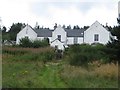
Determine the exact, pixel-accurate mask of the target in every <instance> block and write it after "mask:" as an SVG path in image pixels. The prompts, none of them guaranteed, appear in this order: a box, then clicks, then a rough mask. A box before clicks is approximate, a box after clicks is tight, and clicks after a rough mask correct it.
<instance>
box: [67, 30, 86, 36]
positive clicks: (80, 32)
mask: <svg viewBox="0 0 120 90" xmlns="http://www.w3.org/2000/svg"><path fill="white" fill-rule="evenodd" d="M65 31H66V32H67V36H68V37H83V33H84V29H65Z"/></svg>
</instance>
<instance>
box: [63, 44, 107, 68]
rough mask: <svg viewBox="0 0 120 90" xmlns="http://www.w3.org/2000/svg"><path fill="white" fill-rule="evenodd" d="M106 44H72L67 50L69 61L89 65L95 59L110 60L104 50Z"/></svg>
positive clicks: (74, 63)
mask: <svg viewBox="0 0 120 90" xmlns="http://www.w3.org/2000/svg"><path fill="white" fill-rule="evenodd" d="M105 49H106V46H104V45H101V44H97V45H94V46H93V45H88V44H81V45H71V46H70V48H69V49H67V50H66V51H65V54H66V55H67V56H68V61H69V63H70V64H71V65H77V66H78V65H80V66H83V65H87V64H88V63H89V62H92V61H95V60H101V61H102V62H104V63H105V62H109V57H108V55H107V54H106V52H105V51H104V50H105Z"/></svg>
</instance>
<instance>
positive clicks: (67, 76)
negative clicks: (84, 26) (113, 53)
mask: <svg viewBox="0 0 120 90" xmlns="http://www.w3.org/2000/svg"><path fill="white" fill-rule="evenodd" d="M87 47H88V46H87ZM80 50H81V49H80ZM87 50H89V49H87ZM75 51H76V50H75ZM88 52H89V51H88ZM88 52H87V53H88ZM70 53H71V48H70V49H68V50H66V52H65V53H64V57H63V58H62V59H61V60H56V53H55V52H54V49H53V48H49V47H45V48H37V49H35V48H20V47H19V48H18V47H17V48H15V47H3V56H2V58H3V60H2V64H3V73H2V74H3V75H2V77H3V80H2V84H3V88H21V87H22V88H117V87H118V64H114V63H112V62H110V63H108V62H107V63H101V60H99V59H100V58H95V57H94V58H95V59H98V60H93V61H91V62H88V63H87V66H83V65H82V62H81V63H80V62H79V61H78V60H81V57H79V58H78V57H77V58H76V59H75V58H74V59H75V60H76V62H79V64H77V65H76V63H75V64H71V63H72V62H73V59H70V58H69V54H70ZM81 53H82V52H81ZM90 53H92V52H90ZM72 54H73V53H71V55H72ZM102 54H103V55H104V53H102ZM85 55H88V54H85ZM91 55H92V54H91ZM100 55H101V54H100ZM98 56H99V55H98ZM71 57H75V56H74V55H73V56H71ZM87 57H88V56H87ZM92 59H93V58H92ZM87 60H91V59H89V58H88V59H87ZM102 60H103V61H104V60H106V57H105V58H103V59H102ZM83 64H84V63H83ZM85 65H86V63H85Z"/></svg>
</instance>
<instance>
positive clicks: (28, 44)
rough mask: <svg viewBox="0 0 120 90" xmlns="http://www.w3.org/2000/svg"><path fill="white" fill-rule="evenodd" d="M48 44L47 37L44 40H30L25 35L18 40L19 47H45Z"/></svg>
mask: <svg viewBox="0 0 120 90" xmlns="http://www.w3.org/2000/svg"><path fill="white" fill-rule="evenodd" d="M48 45H49V42H48V39H44V40H34V41H31V40H29V38H27V37H25V38H22V39H21V40H20V45H19V46H21V47H29V48H30V47H33V48H39V47H46V46H48Z"/></svg>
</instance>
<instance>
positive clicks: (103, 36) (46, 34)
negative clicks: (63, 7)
mask: <svg viewBox="0 0 120 90" xmlns="http://www.w3.org/2000/svg"><path fill="white" fill-rule="evenodd" d="M110 36H111V34H110V32H109V31H108V30H107V29H106V28H104V27H103V26H102V25H101V24H100V23H99V22H98V21H96V22H94V23H93V24H92V25H91V26H90V27H89V28H88V29H87V30H84V29H66V28H62V27H61V26H60V25H59V26H58V27H57V28H56V29H54V30H50V29H35V30H34V29H33V28H32V27H31V26H29V25H27V26H26V27H25V28H23V29H22V30H21V31H20V32H19V33H18V34H17V37H16V39H17V40H16V44H19V40H20V39H21V38H24V37H28V38H29V39H31V40H36V39H39V40H43V39H44V38H49V43H50V46H52V47H57V48H58V49H61V50H64V48H65V47H68V45H72V44H82V43H88V44H92V43H101V44H106V43H107V42H108V41H110Z"/></svg>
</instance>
